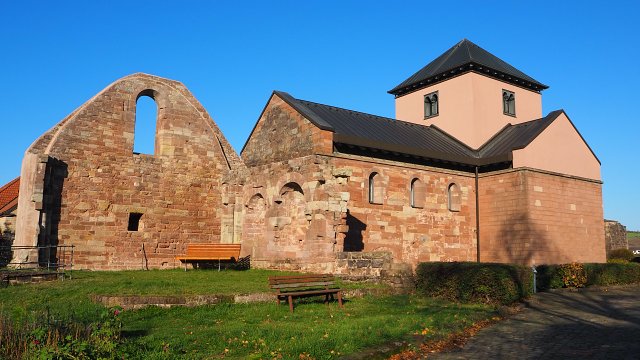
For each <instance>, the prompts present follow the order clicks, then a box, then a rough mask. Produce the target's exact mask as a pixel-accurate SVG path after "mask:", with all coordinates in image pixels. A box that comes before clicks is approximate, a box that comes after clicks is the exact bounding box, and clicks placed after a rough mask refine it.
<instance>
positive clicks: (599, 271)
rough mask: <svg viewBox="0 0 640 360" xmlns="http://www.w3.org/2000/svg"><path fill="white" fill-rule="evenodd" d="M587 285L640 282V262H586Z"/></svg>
mask: <svg viewBox="0 0 640 360" xmlns="http://www.w3.org/2000/svg"><path fill="white" fill-rule="evenodd" d="M584 268H585V270H586V272H587V285H629V284H638V283H640V264H637V263H626V264H621V263H607V264H585V265H584Z"/></svg>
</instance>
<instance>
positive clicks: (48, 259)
mask: <svg viewBox="0 0 640 360" xmlns="http://www.w3.org/2000/svg"><path fill="white" fill-rule="evenodd" d="M74 248H75V245H40V246H8V245H5V246H0V266H3V267H4V266H6V267H9V268H13V269H42V270H44V269H46V270H47V271H70V270H72V269H73V254H74ZM21 251H37V254H38V256H37V257H36V259H31V258H32V257H31V256H29V260H27V261H19V260H16V259H15V256H14V255H15V253H16V252H21Z"/></svg>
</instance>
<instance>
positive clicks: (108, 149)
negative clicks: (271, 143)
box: [15, 74, 243, 269]
mask: <svg viewBox="0 0 640 360" xmlns="http://www.w3.org/2000/svg"><path fill="white" fill-rule="evenodd" d="M140 96H149V97H152V98H153V99H154V100H155V102H156V104H157V105H158V113H157V123H156V134H155V154H153V155H145V154H135V153H133V140H134V128H135V108H136V102H137V99H138V98H139V97H140ZM242 166H243V164H242V161H241V160H240V158H239V157H238V156H237V155H236V154H235V152H234V151H233V149H232V148H231V146H230V145H229V144H228V143H227V141H226V140H225V138H224V137H223V135H222V134H221V132H220V131H219V129H218V128H217V126H216V125H215V124H214V123H213V121H212V119H211V118H210V117H209V115H208V114H207V112H206V111H205V109H204V108H203V107H202V105H200V104H199V103H198V101H197V100H196V99H195V98H194V97H193V96H192V95H191V94H190V93H189V91H188V90H187V89H186V88H185V87H184V85H182V84H181V83H179V82H175V81H171V80H167V79H163V78H159V77H155V76H150V75H145V74H134V75H131V76H128V77H125V78H123V79H120V80H118V81H116V82H115V83H113V84H112V85H110V86H109V87H107V88H106V89H105V90H103V91H102V92H100V93H99V94H98V95H96V96H95V97H94V98H92V99H91V100H89V101H88V102H87V103H85V104H84V105H82V106H81V107H80V108H78V109H77V110H76V111H74V112H73V113H72V114H71V115H69V116H68V117H67V118H66V119H64V120H63V121H61V122H60V123H59V124H58V125H56V126H55V127H54V128H53V129H51V130H50V131H48V132H47V133H45V134H44V135H43V136H41V137H40V138H39V139H38V140H36V142H34V144H33V145H32V146H31V147H30V148H29V149H28V150H27V153H26V155H25V160H24V161H23V169H22V175H23V176H24V177H23V178H22V179H23V182H22V183H21V185H24V186H21V188H20V199H19V204H18V206H19V208H18V213H19V219H18V221H19V223H20V222H22V223H21V224H19V226H18V233H17V234H16V236H17V238H16V244H15V245H36V244H62V245H71V244H73V245H75V246H76V248H75V258H74V267H75V268H91V269H136V268H138V269H139V268H160V267H173V266H174V265H175V260H174V256H175V255H176V254H179V253H183V252H184V249H185V246H186V244H188V243H197V242H208V243H210V242H220V241H221V240H222V239H223V238H226V241H227V242H230V241H239V239H237V238H235V236H234V234H233V233H232V234H231V235H227V236H226V237H225V236H224V234H223V231H222V230H221V229H222V228H223V227H224V225H223V224H222V221H223V219H228V218H232V217H233V216H232V214H233V208H230V207H229V206H224V205H222V188H223V184H222V181H221V179H222V178H223V177H224V176H225V175H226V174H227V173H228V172H229V171H230V170H232V169H238V168H241V167H242ZM132 213H138V214H142V215H141V218H140V222H139V227H138V230H137V231H129V222H130V218H131V216H132V215H131V214H132ZM228 213H231V216H226V217H225V215H226V214H228ZM21 225H22V226H21ZM231 228H232V227H231ZM21 256H22V257H23V258H24V257H29V256H33V255H32V254H21Z"/></svg>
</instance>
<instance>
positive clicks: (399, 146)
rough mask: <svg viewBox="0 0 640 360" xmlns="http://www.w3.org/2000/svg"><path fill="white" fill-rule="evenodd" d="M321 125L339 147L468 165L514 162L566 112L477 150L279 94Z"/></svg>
mask: <svg viewBox="0 0 640 360" xmlns="http://www.w3.org/2000/svg"><path fill="white" fill-rule="evenodd" d="M274 94H275V95H278V97H280V98H281V99H283V100H284V101H285V102H287V103H288V104H289V105H290V106H291V107H293V108H294V109H296V111H298V112H300V113H301V114H302V115H303V116H304V117H305V118H307V119H308V120H309V121H310V122H311V123H313V124H314V125H316V126H317V127H319V128H321V129H323V130H327V131H331V132H333V133H334V136H333V140H334V142H336V143H342V144H348V145H353V146H359V147H364V148H371V149H378V150H383V151H388V152H392V153H399V154H406V155H413V156H419V157H422V158H427V159H431V160H437V161H445V162H452V163H457V164H461V165H465V166H476V165H477V166H485V165H491V164H496V163H501V162H508V161H511V156H512V151H513V150H517V149H522V148H524V147H526V146H527V145H529V144H530V143H531V142H532V141H533V140H534V139H535V138H536V137H537V136H538V135H540V133H542V131H544V129H546V128H547V127H548V126H549V125H550V124H551V123H552V122H553V121H554V120H555V119H556V118H558V116H559V115H560V114H561V113H563V111H562V110H557V111H553V112H551V113H549V114H548V115H547V116H545V117H543V118H541V119H537V120H532V121H528V122H525V123H521V124H516V125H511V124H509V125H507V126H505V127H504V128H502V130H500V131H499V132H498V133H497V134H496V135H494V136H493V137H492V138H491V139H489V141H487V142H486V143H485V144H484V145H482V146H481V147H480V148H479V149H472V148H470V147H468V146H467V145H465V144H464V143H462V142H461V141H459V140H458V139H456V138H454V137H453V136H451V135H449V134H447V133H446V132H444V131H442V130H441V129H439V128H438V127H436V126H435V125H430V126H425V125H419V124H414V123H410V122H406V121H402V120H395V119H391V118H386V117H382V116H376V115H371V114H366V113H363V112H358V111H353V110H347V109H342V108H339V107H335V106H329V105H323V104H318V103H314V102H311V101H306V100H299V99H296V98H294V97H293V96H291V95H289V94H288V93H286V92H282V91H274Z"/></svg>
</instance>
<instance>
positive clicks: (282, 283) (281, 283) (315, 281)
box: [269, 275, 336, 291]
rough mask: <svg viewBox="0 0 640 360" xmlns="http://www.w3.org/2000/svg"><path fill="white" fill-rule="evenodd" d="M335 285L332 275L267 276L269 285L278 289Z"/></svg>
mask: <svg viewBox="0 0 640 360" xmlns="http://www.w3.org/2000/svg"><path fill="white" fill-rule="evenodd" d="M335 285H336V279H335V277H334V276H332V275H290V276H271V277H269V287H270V288H271V289H273V290H278V291H293V290H297V289H312V288H316V289H317V288H325V289H328V288H331V287H334V286H335Z"/></svg>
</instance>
